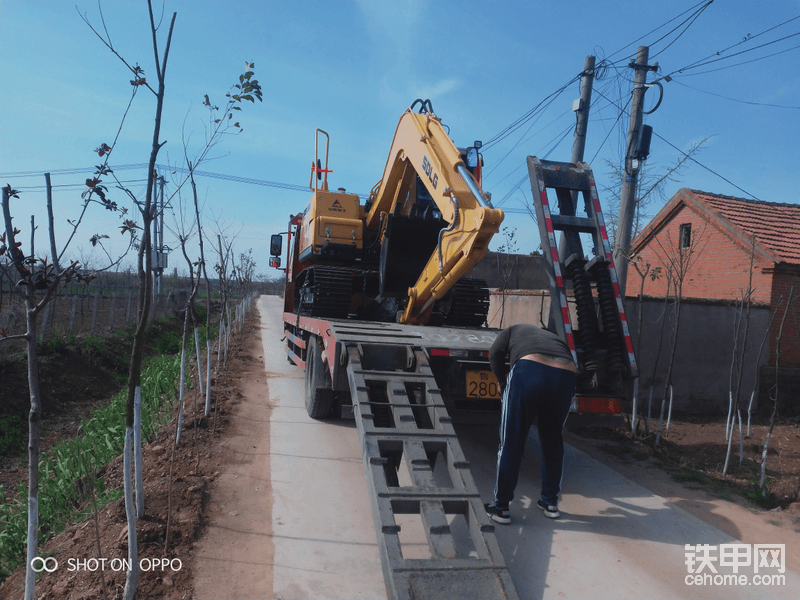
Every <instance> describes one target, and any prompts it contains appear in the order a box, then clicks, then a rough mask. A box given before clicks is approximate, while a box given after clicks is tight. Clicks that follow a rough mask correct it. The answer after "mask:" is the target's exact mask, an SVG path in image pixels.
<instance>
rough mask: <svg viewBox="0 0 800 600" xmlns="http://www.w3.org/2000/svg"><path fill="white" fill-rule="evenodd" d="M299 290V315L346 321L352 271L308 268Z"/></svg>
mask: <svg viewBox="0 0 800 600" xmlns="http://www.w3.org/2000/svg"><path fill="white" fill-rule="evenodd" d="M304 275H305V278H304V279H303V282H302V285H301V288H300V307H299V308H300V314H302V315H307V316H310V317H328V318H330V319H346V318H347V314H348V313H349V312H350V300H351V297H352V294H353V289H352V288H353V271H352V269H347V268H339V267H321V266H314V267H309V268H308V269H306V270H305V271H304Z"/></svg>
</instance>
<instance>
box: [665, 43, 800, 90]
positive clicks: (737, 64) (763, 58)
mask: <svg viewBox="0 0 800 600" xmlns="http://www.w3.org/2000/svg"><path fill="white" fill-rule="evenodd" d="M798 48H800V45H797V46H792V47H791V48H786V50H778V51H777V52H773V53H772V54H767V55H765V56H759V57H758V58H753V59H751V60H745V61H743V62H740V63H735V64H732V65H727V66H724V67H719V68H717V69H711V70H709V71H699V72H697V73H681V74H680V75H679V76H680V77H693V76H695V75H706V74H708V73H716V72H717V71H724V70H725V69H732V68H733V67H741V66H742V65H747V64H750V63H753V62H758V61H760V60H766V59H768V58H772V57H773V56H778V55H779V54H785V53H787V52H791V51H792V50H797V49H798ZM676 77H678V76H676ZM672 80H673V81H675V79H674V78H673V79H672Z"/></svg>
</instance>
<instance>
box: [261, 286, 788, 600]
mask: <svg viewBox="0 0 800 600" xmlns="http://www.w3.org/2000/svg"><path fill="white" fill-rule="evenodd" d="M259 310H260V311H261V317H262V323H263V329H262V335H263V347H264V359H265V363H266V371H267V387H268V392H269V398H270V400H271V402H272V404H273V409H272V411H271V417H270V424H269V433H270V455H271V480H272V490H273V496H274V504H273V507H272V528H273V534H274V549H275V559H274V582H273V586H274V593H275V596H276V597H277V598H281V599H285V600H300V599H331V600H332V599H342V600H344V599H351V598H365V599H373V598H374V599H378V598H385V597H386V592H385V588H384V584H383V575H382V572H381V567H380V561H379V558H378V550H377V544H376V538H375V532H374V529H373V525H372V515H371V512H370V504H369V499H368V497H367V486H366V482H365V477H364V472H363V463H362V459H361V453H360V449H359V445H358V436H357V432H356V429H355V426H354V423H353V422H352V421H332V422H324V423H323V422H318V421H314V420H312V419H310V418H309V417H308V416H307V415H306V412H305V408H304V404H303V385H304V380H303V373H302V372H301V371H300V369H299V368H297V367H295V366H292V365H290V364H289V363H288V361H287V359H286V355H285V353H284V351H283V343H282V342H281V341H280V340H281V338H282V337H283V330H282V323H281V310H282V301H281V300H280V299H278V298H274V297H262V298H261V300H260V301H259ZM457 430H458V433H459V440H460V441H461V445H462V447H463V449H464V452H465V454H466V456H467V459H468V460H469V461H470V463H471V471H472V474H473V476H474V477H475V481H476V483H477V485H478V488H479V490H480V492H481V495H482V497H483V498H484V500H486V501H489V500H490V499H491V492H492V489H493V486H494V468H495V464H494V461H495V456H496V451H497V439H498V438H497V431H496V426H495V425H492V424H487V425H482V426H475V425H469V426H467V425H462V426H459V427H457ZM538 456H539V452H538V440H537V439H536V436H535V433H534V434H532V436H531V438H530V440H529V443H528V449H527V450H526V457H525V461H524V463H523V467H522V474H521V477H520V482H519V487H518V488H517V497H516V499H515V501H514V502H513V504H512V507H511V514H512V518H513V519H514V520H513V522H512V524H511V525H508V526H499V525H498V526H497V535H498V539H499V542H500V545H501V548H502V550H503V553H504V555H505V557H506V561H507V563H508V565H509V568H510V571H511V576H512V578H513V580H514V584H515V586H516V588H517V592H518V594H519V597H520V598H524V599H539V598H554V599H560V598H608V599H627V598H631V599H634V598H636V599H640V598H651V599H659V598H703V599H705V598H725V599H733V598H792V599H795V598H797V590H798V589H800V574H798V573H797V572H792V571H790V570H789V569H788V568H787V569H786V570H785V572H784V573H780V572H779V568H778V566H777V563H776V566H775V567H771V568H764V567H763V566H762V568H761V570H760V571H759V575H762V576H763V575H764V574H768V575H784V576H785V582H783V583H780V580H778V583H777V584H775V585H772V586H756V585H753V581H754V575H755V573H754V569H753V567H752V566H742V567H739V571H738V574H739V576H742V575H744V576H746V578H747V582H748V584H749V585H717V584H715V583H714V579H713V577H712V578H710V579H709V578H707V579H706V583H705V584H704V585H700V586H697V585H687V583H686V580H687V575H690V574H689V571H688V567H687V564H686V561H687V551H686V548H685V545H686V544H691V545H698V544H710V545H711V546H713V549H712V550H711V552H710V556H713V557H718V556H719V544H731V543H736V540H735V539H733V538H732V537H730V536H729V535H726V534H725V533H723V532H722V531H721V530H719V529H717V528H715V527H712V526H711V525H709V524H707V523H706V522H704V521H703V520H701V519H700V518H698V517H695V516H693V515H690V514H689V513H687V512H686V511H684V510H682V509H680V508H679V507H677V506H675V505H674V504H671V503H669V502H667V501H666V500H664V499H663V498H661V497H658V496H654V495H653V494H652V493H650V492H649V491H647V490H645V489H644V488H643V487H641V486H639V485H637V484H635V483H633V482H631V481H629V480H627V479H625V478H624V477H622V476H621V475H619V474H617V473H616V472H614V471H612V470H610V469H609V468H607V467H605V466H604V465H602V464H600V463H599V462H597V461H595V460H593V459H592V458H590V457H589V456H587V455H586V454H583V453H582V452H579V451H577V450H574V449H572V448H568V450H567V454H566V473H565V477H564V482H563V495H562V501H561V504H560V509H561V512H562V517H561V519H559V520H548V519H545V518H544V516H543V515H542V513H541V512H540V511H539V510H538V508H536V500H537V499H538V492H539V465H538V460H539V458H538ZM401 481H402V479H401ZM411 535H412V538H413V535H414V534H413V533H412V534H411ZM412 543H413V539H412ZM762 543H765V544H769V543H771V540H768V539H765V540H762ZM690 555H693V556H696V557H700V554H697V553H691V552H690ZM768 562H769V561H768ZM711 564H712V566H715V568H716V570H717V571H718V572H719V574H727V575H730V574H732V573H733V567H731V566H718V563H717V562H716V561H712V563H711ZM703 573H710V571H709V569H708V567H705V568H704V570H703ZM693 577H694V575H692V578H693ZM758 581H762V580H761V579H759V580H758Z"/></svg>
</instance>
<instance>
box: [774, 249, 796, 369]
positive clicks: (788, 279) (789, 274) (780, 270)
mask: <svg viewBox="0 0 800 600" xmlns="http://www.w3.org/2000/svg"><path fill="white" fill-rule="evenodd" d="M790 292H791V294H792V302H791V304H790V305H789V309H788V312H786V319H785V320H784V318H783V315H784V311H786V303H787V301H788V300H789V293H790ZM771 304H772V306H773V310H774V311H775V313H776V314H775V316H774V319H773V322H772V327H771V329H770V364H775V360H776V358H777V347H778V334H779V332H780V328H781V321H783V335H782V336H781V348H780V350H781V366H785V367H800V267H798V266H796V265H785V264H779V265H778V266H777V267H776V268H775V273H774V275H773V284H772V299H771Z"/></svg>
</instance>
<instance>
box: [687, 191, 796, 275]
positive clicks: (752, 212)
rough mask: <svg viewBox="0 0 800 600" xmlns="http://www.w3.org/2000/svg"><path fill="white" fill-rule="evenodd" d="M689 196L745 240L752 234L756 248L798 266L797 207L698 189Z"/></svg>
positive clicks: (780, 260)
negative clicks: (726, 223) (734, 229)
mask: <svg viewBox="0 0 800 600" xmlns="http://www.w3.org/2000/svg"><path fill="white" fill-rule="evenodd" d="M691 193H692V195H693V196H694V197H695V198H696V199H697V200H698V201H700V202H702V203H703V204H704V205H706V206H707V207H708V208H709V209H710V210H712V211H713V212H715V213H717V214H718V215H719V216H721V217H723V218H724V219H727V220H728V221H729V222H730V223H731V224H732V225H733V226H735V227H736V228H737V229H739V231H741V232H742V233H743V234H744V235H745V236H746V237H748V238H749V237H750V236H752V235H754V234H755V236H756V240H757V241H758V243H759V245H761V247H763V248H764V249H765V250H767V251H768V252H770V253H772V254H773V255H774V256H775V257H776V258H777V259H778V261H779V262H787V263H792V264H800V204H778V203H773V202H762V201H760V200H746V199H744V198H734V197H732V196H720V195H718V194H709V193H708V192H701V191H698V190H692V191H691Z"/></svg>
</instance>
